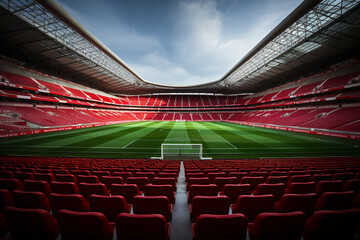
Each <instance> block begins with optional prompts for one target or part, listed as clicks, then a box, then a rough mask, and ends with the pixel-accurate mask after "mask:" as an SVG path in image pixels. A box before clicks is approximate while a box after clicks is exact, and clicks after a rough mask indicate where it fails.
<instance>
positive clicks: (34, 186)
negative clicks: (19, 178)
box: [23, 180, 51, 196]
mask: <svg viewBox="0 0 360 240" xmlns="http://www.w3.org/2000/svg"><path fill="white" fill-rule="evenodd" d="M23 183H24V190H25V191H29V192H42V193H45V194H46V195H47V196H48V195H49V194H50V193H51V188H50V184H49V183H48V182H46V181H36V180H34V181H33V180H24V181H23Z"/></svg>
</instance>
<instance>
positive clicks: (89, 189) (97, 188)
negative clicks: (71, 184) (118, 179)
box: [79, 183, 110, 199]
mask: <svg viewBox="0 0 360 240" xmlns="http://www.w3.org/2000/svg"><path fill="white" fill-rule="evenodd" d="M79 190H80V193H81V195H83V196H84V197H85V198H86V199H89V197H90V195H91V194H98V195H110V192H109V190H108V189H107V187H106V186H105V184H103V183H79Z"/></svg>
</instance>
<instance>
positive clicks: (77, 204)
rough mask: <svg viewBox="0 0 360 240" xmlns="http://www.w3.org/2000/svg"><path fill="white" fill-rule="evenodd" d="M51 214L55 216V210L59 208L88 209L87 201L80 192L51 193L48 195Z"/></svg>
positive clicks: (82, 210)
mask: <svg viewBox="0 0 360 240" xmlns="http://www.w3.org/2000/svg"><path fill="white" fill-rule="evenodd" d="M49 199H50V204H51V208H52V211H53V215H54V216H55V217H56V216H57V212H58V211H60V210H61V209H67V210H73V211H78V212H88V211H90V207H89V203H88V202H87V201H86V199H85V198H84V196H82V195H80V194H58V193H51V194H50V196H49Z"/></svg>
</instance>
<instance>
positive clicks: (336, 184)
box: [315, 180, 343, 196]
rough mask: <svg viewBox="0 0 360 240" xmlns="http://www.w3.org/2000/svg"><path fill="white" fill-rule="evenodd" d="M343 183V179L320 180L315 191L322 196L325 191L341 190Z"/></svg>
mask: <svg viewBox="0 0 360 240" xmlns="http://www.w3.org/2000/svg"><path fill="white" fill-rule="evenodd" d="M342 185H343V181H341V180H331V181H320V182H318V183H317V184H316V187H315V193H316V194H317V195H318V196H320V195H321V194H323V193H325V192H340V191H341V188H342Z"/></svg>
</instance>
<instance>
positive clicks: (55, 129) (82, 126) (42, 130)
mask: <svg viewBox="0 0 360 240" xmlns="http://www.w3.org/2000/svg"><path fill="white" fill-rule="evenodd" d="M126 122H134V121H119V122H110V123H95V124H87V125H76V126H68V127H55V128H42V129H37V130H30V131H22V132H14V133H2V134H0V138H6V137H16V136H25V135H30V134H37V133H48V132H58V131H65V130H72V129H81V128H90V127H99V126H104V125H111V124H117V123H126Z"/></svg>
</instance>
